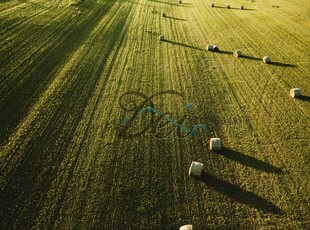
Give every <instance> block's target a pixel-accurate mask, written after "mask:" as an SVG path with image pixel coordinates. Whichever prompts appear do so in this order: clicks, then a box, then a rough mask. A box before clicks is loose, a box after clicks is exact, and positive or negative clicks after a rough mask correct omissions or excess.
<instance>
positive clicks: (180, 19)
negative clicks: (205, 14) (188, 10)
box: [166, 16, 187, 21]
mask: <svg viewBox="0 0 310 230" xmlns="http://www.w3.org/2000/svg"><path fill="white" fill-rule="evenodd" d="M166 18H169V19H173V20H177V21H187V20H186V19H183V18H175V17H170V16H166Z"/></svg>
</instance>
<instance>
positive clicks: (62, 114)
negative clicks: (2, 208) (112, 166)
mask: <svg viewBox="0 0 310 230" xmlns="http://www.w3.org/2000/svg"><path fill="white" fill-rule="evenodd" d="M129 10H130V9H128V11H129ZM115 15H119V16H120V17H121V18H122V19H119V18H118V19H117V20H116V19H114V20H113V21H112V23H113V24H111V25H110V27H106V29H107V30H109V32H110V33H109V34H100V35H96V37H94V38H93V42H95V41H97V40H104V41H110V42H112V43H113V44H114V43H115V42H116V41H117V42H120V41H121V40H113V39H112V38H113V37H115V36H116V34H118V35H119V33H120V32H121V30H122V28H123V26H124V23H125V19H126V13H125V14H124V13H123V12H120V13H119V14H115ZM123 32H124V31H123ZM95 44H96V46H94V47H93V48H92V49H91V50H88V52H87V53H89V56H85V60H87V62H86V63H85V64H84V65H82V66H84V71H81V72H80V73H79V76H78V77H76V78H75V80H74V81H73V82H72V83H71V84H70V85H68V86H67V87H68V89H66V88H64V90H63V91H62V92H61V97H63V98H66V100H62V101H61V102H60V103H59V105H58V106H57V107H56V108H53V110H56V111H57V112H56V113H55V115H54V117H51V118H50V119H51V121H55V120H57V121H58V125H59V126H58V127H57V126H55V124H54V123H53V122H52V123H51V124H50V125H54V127H53V126H49V125H47V126H46V127H44V129H43V132H48V133H46V134H45V133H41V134H40V136H41V137H40V138H36V137H35V136H34V137H33V140H32V141H34V142H35V144H34V146H41V148H38V149H33V150H32V156H31V157H27V156H24V157H25V158H23V159H24V161H26V162H22V164H21V165H20V166H19V168H18V169H17V170H16V172H17V175H15V177H14V178H15V179H16V180H14V181H15V182H16V181H18V178H23V174H19V173H18V172H25V171H28V170H27V167H28V166H27V161H28V162H29V163H28V164H34V162H37V161H38V160H39V158H38V157H39V155H44V154H45V155H47V156H53V154H52V153H53V152H54V153H55V154H56V153H57V152H61V153H63V154H64V153H65V152H66V149H67V148H68V145H69V144H70V139H72V138H73V137H74V136H73V135H74V134H75V132H74V130H76V129H77V125H78V124H79V122H81V121H83V119H84V118H83V116H82V114H83V112H84V110H85V108H86V107H87V104H88V103H89V101H90V97H91V96H92V92H93V89H94V88H95V86H96V85H97V83H98V81H99V80H98V79H100V77H101V76H102V75H101V73H102V71H103V69H102V68H103V66H104V65H105V63H106V58H108V57H109V53H110V52H112V50H113V49H114V45H113V44H111V43H106V42H105V43H98V42H96V43H95ZM98 45H99V47H100V46H103V47H101V48H99V47H98ZM116 50H118V48H117V47H116ZM99 57H101V58H103V59H102V64H101V65H99V66H96V67H95V68H92V67H94V66H87V63H98V62H95V61H94V60H92V59H94V58H96V59H97V58H99ZM85 70H86V71H85ZM96 71H97V73H96ZM87 72H88V73H87ZM102 77H106V76H102ZM90 79H93V80H90ZM105 85H106V84H105V83H104V82H103V86H105ZM100 87H101V86H100ZM55 96H56V95H55ZM55 99H56V98H54V100H55ZM72 99H74V100H72ZM55 102H56V103H57V100H56V101H55ZM76 103H78V105H79V106H77V107H74V105H76ZM93 106H95V105H93ZM47 111H48V110H47ZM68 112H69V114H70V117H72V119H73V120H72V119H69V120H68V119H67V118H68V115H67V113H68ZM39 118H40V117H38V118H37V119H39ZM42 118H43V119H44V116H43V117H42ZM87 119H91V116H90V117H88V118H87ZM42 121H44V120H42ZM42 121H41V122H40V119H39V120H37V122H40V123H42ZM88 122H89V121H88ZM52 127H53V128H54V130H55V131H56V133H55V134H53V133H51V132H50V130H53V128H52ZM61 127H64V128H61ZM82 127H83V129H85V128H86V130H85V132H88V128H87V123H86V126H85V125H84V123H82ZM60 130H63V131H62V132H63V134H61V133H59V131H60ZM39 131H40V129H39V130H38V132H39ZM57 131H58V133H57ZM41 132H42V130H41ZM80 135H82V136H83V134H82V133H81V134H80ZM89 140H90V139H89ZM55 141H56V143H57V145H56V146H60V147H56V146H55V147H53V142H55ZM81 141H82V142H84V139H82V140H81ZM42 146H47V147H46V151H45V149H44V148H42ZM26 148H28V147H27V146H26ZM59 148H61V149H59ZM79 148H80V147H79ZM79 152H80V151H78V152H76V151H74V152H73V153H74V154H75V155H74V157H72V158H69V159H70V162H71V163H70V164H69V165H64V167H66V168H67V167H68V171H67V172H64V174H63V175H62V177H64V181H63V183H62V186H63V187H61V190H60V191H61V193H60V194H59V195H60V196H59V197H57V200H58V202H59V203H58V202H56V203H55V209H52V210H50V211H52V213H51V215H50V216H49V218H46V219H44V220H41V221H42V223H46V224H50V225H51V226H53V225H54V224H56V225H57V223H55V221H56V218H57V216H58V215H59V211H60V209H62V208H61V207H60V204H62V203H63V199H64V196H66V195H67V193H66V192H67V187H68V186H69V182H71V179H70V178H72V177H73V174H72V173H73V170H76V167H75V166H76V162H77V160H78V159H79V155H80V154H79ZM69 153H70V152H69ZM69 153H68V155H70V154H69ZM85 154H86V156H88V155H87V154H88V153H85ZM26 155H28V154H26ZM65 157H66V155H58V156H57V155H55V156H53V157H52V158H51V159H48V160H46V161H44V162H40V161H39V162H37V164H38V165H37V168H40V169H41V170H42V171H43V172H45V174H43V172H42V174H41V178H46V177H48V178H46V180H45V181H36V182H33V184H32V189H30V188H23V187H22V185H19V183H18V185H19V186H21V190H23V189H24V190H26V191H29V192H30V191H31V193H33V194H34V195H33V196H31V197H28V198H26V197H22V198H20V197H13V198H12V199H10V200H11V202H13V203H14V201H16V202H17V203H24V204H25V207H28V208H29V209H33V207H32V206H33V203H34V200H35V202H38V200H36V199H37V198H36V196H35V194H36V191H38V192H40V191H42V188H44V187H45V186H46V185H49V184H50V183H51V180H54V179H56V178H54V177H51V176H48V175H50V174H51V175H56V174H57V171H58V170H61V169H60V168H59V165H60V164H61V162H62V161H63V160H64V159H65ZM28 158H29V159H28ZM15 163H16V162H15ZM54 170H56V171H54ZM65 175H68V177H66V176H65ZM33 176H34V175H33ZM33 176H31V175H28V177H29V178H32V177H33ZM60 178H61V177H60ZM14 181H11V182H10V183H9V185H8V186H7V187H6V188H7V189H8V190H9V188H11V186H13V185H14V184H15V183H14ZM42 186H44V187H42ZM6 191H7V190H6ZM25 193H26V192H25ZM46 193H47V190H46V192H45V193H44V194H46ZM40 201H41V202H42V203H43V201H44V198H42V199H40ZM58 204H59V205H58ZM79 205H80V204H79ZM7 207H10V204H8V206H7ZM41 208H43V207H38V208H37V209H35V210H33V212H32V213H35V212H38V211H39V210H40V209H41ZM43 210H44V209H43ZM47 211H48V210H44V212H47ZM68 211H69V210H68ZM13 212H17V213H19V212H21V210H14V211H13ZM32 213H30V212H29V210H28V209H27V208H26V213H25V215H24V219H20V220H18V221H20V222H18V221H17V223H18V224H22V223H25V221H27V219H30V220H31V219H33V216H34V214H33V215H32ZM9 214H12V213H9ZM8 216H10V215H8ZM31 224H35V223H30V225H29V226H31Z"/></svg>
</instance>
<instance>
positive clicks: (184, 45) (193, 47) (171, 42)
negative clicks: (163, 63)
mask: <svg viewBox="0 0 310 230" xmlns="http://www.w3.org/2000/svg"><path fill="white" fill-rule="evenodd" d="M164 42H167V43H170V44H173V45H179V46H182V47H185V48H190V49H196V50H204V49H202V48H199V47H195V46H191V45H187V44H184V43H181V42H176V41H171V40H164Z"/></svg>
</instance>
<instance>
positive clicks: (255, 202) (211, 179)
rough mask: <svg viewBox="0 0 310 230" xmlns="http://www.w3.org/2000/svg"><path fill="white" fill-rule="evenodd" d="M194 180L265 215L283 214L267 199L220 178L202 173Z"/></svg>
mask: <svg viewBox="0 0 310 230" xmlns="http://www.w3.org/2000/svg"><path fill="white" fill-rule="evenodd" d="M196 179H197V180H199V181H202V182H203V183H205V184H206V185H207V186H209V187H212V188H213V189H214V190H215V191H217V192H219V193H222V194H223V195H225V196H227V197H229V198H231V199H233V200H235V201H237V202H239V203H243V204H246V205H248V206H250V207H253V208H256V209H258V210H261V211H263V212H265V213H273V214H279V215H282V214H284V212H283V210H281V209H280V208H279V207H278V206H276V205H275V204H273V203H272V202H270V201H268V200H267V199H265V198H262V197H260V196H258V195H256V194H254V193H252V192H250V191H246V190H244V189H242V188H240V187H238V186H236V185H234V184H231V183H229V182H226V181H224V180H222V179H220V178H217V177H216V176H214V175H211V174H209V173H207V172H202V174H201V177H200V178H196Z"/></svg>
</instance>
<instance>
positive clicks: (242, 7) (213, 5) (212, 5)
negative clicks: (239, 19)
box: [210, 3, 245, 10]
mask: <svg viewBox="0 0 310 230" xmlns="http://www.w3.org/2000/svg"><path fill="white" fill-rule="evenodd" d="M210 6H211V7H215V4H214V3H211V5H210ZM230 8H231V7H230V5H226V9H230ZM244 9H245V8H244V6H240V10H244Z"/></svg>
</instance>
